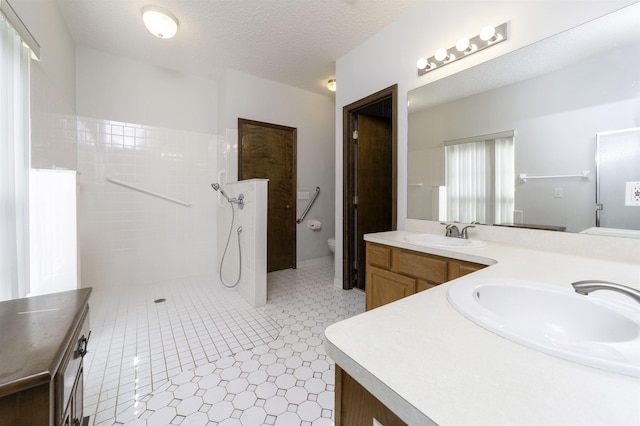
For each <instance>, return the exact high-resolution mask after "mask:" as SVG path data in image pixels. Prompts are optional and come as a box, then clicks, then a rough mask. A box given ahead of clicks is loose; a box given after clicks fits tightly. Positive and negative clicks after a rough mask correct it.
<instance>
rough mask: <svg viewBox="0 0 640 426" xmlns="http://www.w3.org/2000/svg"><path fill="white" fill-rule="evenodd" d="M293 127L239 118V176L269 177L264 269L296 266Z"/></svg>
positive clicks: (273, 269)
mask: <svg viewBox="0 0 640 426" xmlns="http://www.w3.org/2000/svg"><path fill="white" fill-rule="evenodd" d="M296 133H297V131H296V129H295V128H293V127H286V126H279V125H276V124H269V123H262V122H258V121H252V120H245V119H242V118H239V119H238V142H239V145H240V146H239V149H238V180H245V179H269V185H268V188H269V189H268V209H267V271H268V272H271V271H278V270H281V269H288V268H295V267H296V221H295V214H296V210H295V208H294V207H295V201H296V198H295V194H296Z"/></svg>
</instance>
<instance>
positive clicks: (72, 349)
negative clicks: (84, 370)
mask: <svg viewBox="0 0 640 426" xmlns="http://www.w3.org/2000/svg"><path fill="white" fill-rule="evenodd" d="M88 338H89V308H88V307H87V309H86V310H85V311H84V314H83V319H82V320H81V322H80V326H79V327H78V328H77V329H76V332H75V333H74V336H73V338H72V339H71V343H70V346H69V348H67V352H66V353H65V356H64V358H63V360H62V367H61V368H60V370H58V374H57V380H56V387H57V391H56V394H57V398H58V400H57V401H56V406H57V407H56V413H58V415H57V416H56V417H57V418H58V419H60V417H61V416H62V414H63V413H64V412H65V410H66V407H67V404H68V403H69V399H70V398H71V396H72V394H73V386H74V384H75V383H76V378H77V376H78V374H80V369H81V367H82V358H83V357H84V353H82V351H83V350H86V349H87V339H88Z"/></svg>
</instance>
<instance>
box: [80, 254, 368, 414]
mask: <svg viewBox="0 0 640 426" xmlns="http://www.w3.org/2000/svg"><path fill="white" fill-rule="evenodd" d="M214 282H216V284H214ZM160 298H164V299H166V301H165V302H161V303H154V301H155V300H157V299H160ZM90 305H91V328H92V334H91V341H90V347H89V349H90V352H89V354H88V355H87V357H86V358H85V415H89V416H91V422H90V424H93V425H101V426H102V425H121V424H125V425H148V426H155V425H169V424H181V425H243V426H247V425H263V424H275V425H287V426H293V425H332V424H333V420H332V419H333V407H334V401H333V395H334V393H333V390H334V389H333V386H334V364H333V361H331V359H329V358H328V357H327V355H326V354H325V352H324V346H323V343H324V329H325V328H326V327H327V326H328V325H330V324H332V323H334V322H336V321H339V320H341V319H344V318H348V317H350V316H353V315H355V314H358V313H360V312H363V311H364V293H362V292H360V291H357V290H352V291H343V290H340V289H336V288H334V287H333V262H332V260H331V259H323V260H321V261H318V262H314V263H310V264H307V265H305V266H302V267H300V268H298V269H296V270H293V269H290V270H284V271H278V272H273V273H270V274H268V301H267V306H266V307H263V308H252V307H251V306H249V305H248V304H247V303H246V302H245V301H244V300H243V299H242V298H241V297H240V296H239V295H238V294H237V293H235V292H234V291H229V290H226V289H224V288H223V287H222V286H221V285H220V284H217V280H214V279H213V278H200V279H189V280H183V281H180V282H174V283H159V284H157V285H153V286H147V287H145V288H144V289H141V290H138V291H131V290H126V291H120V292H118V293H116V292H111V293H108V292H105V291H102V292H100V291H94V294H93V295H92V297H91V300H90Z"/></svg>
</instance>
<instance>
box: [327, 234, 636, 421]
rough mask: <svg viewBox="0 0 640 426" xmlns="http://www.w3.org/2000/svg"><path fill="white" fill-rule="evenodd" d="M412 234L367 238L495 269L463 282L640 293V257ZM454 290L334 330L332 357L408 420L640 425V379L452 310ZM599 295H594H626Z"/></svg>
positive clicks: (427, 294)
mask: <svg viewBox="0 0 640 426" xmlns="http://www.w3.org/2000/svg"><path fill="white" fill-rule="evenodd" d="M408 234H409V232H406V231H393V232H384V233H378V234H369V235H367V236H365V240H367V241H371V242H376V243H381V244H387V245H391V246H395V247H401V248H406V249H411V250H416V251H421V252H424V253H431V254H435V255H440V256H445V257H450V258H455V259H460V260H467V261H471V262H476V263H482V264H486V265H491V266H489V267H487V268H484V269H482V270H480V271H478V272H475V273H473V274H472V275H471V276H469V275H467V276H465V277H462V278H459V279H458V280H465V279H473V278H516V279H526V280H532V281H544V282H548V283H555V284H558V285H563V286H569V285H570V283H572V282H574V281H579V280H586V279H602V280H607V281H614V282H619V283H621V284H625V285H628V286H631V287H634V288H637V289H640V263H639V262H637V261H636V262H616V261H611V260H598V259H595V258H589V257H580V256H573V255H568V254H561V253H555V252H549V251H542V250H535V249H528V248H521V247H517V246H512V245H508V244H504V243H495V242H491V241H488V242H487V245H486V246H484V247H479V248H472V249H431V248H428V247H422V246H418V245H415V244H412V243H408V242H406V241H405V240H404V237H405V236H406V235H408ZM472 277H473V278H472ZM448 288H449V284H448V283H445V284H442V285H439V286H437V287H434V288H432V289H430V290H427V291H423V292H420V293H418V294H416V295H413V296H410V297H407V298H405V299H402V300H399V301H397V302H394V303H391V304H388V305H385V306H382V307H379V308H377V309H374V310H371V311H369V312H366V313H364V314H361V315H358V316H356V317H353V318H350V319H347V320H345V321H341V322H339V323H337V324H334V325H332V326H330V327H328V328H327V330H326V332H325V335H326V343H325V346H326V350H327V353H328V354H329V356H331V358H332V359H333V360H334V361H335V362H336V364H338V365H340V367H342V368H343V369H344V370H345V371H346V372H347V373H349V374H350V375H351V376H352V377H353V378H355V379H356V380H357V381H358V382H360V383H361V384H362V385H363V386H364V387H365V388H367V389H368V390H369V391H370V392H371V393H372V394H373V395H374V396H376V397H377V398H378V399H379V400H380V401H382V402H383V403H384V404H385V405H386V406H387V407H389V408H390V409H391V410H392V411H394V412H395V413H396V414H397V415H398V416H399V417H400V418H402V419H403V420H404V421H405V422H407V423H408V424H410V425H429V424H439V425H494V426H495V425H591V424H594V425H595V424H603V425H605V424H606V425H635V426H637V425H640V379H639V378H634V377H630V376H625V375H621V374H616V373H609V372H606V371H604V370H600V369H597V368H593V367H587V366H583V365H580V364H577V363H574V362H570V361H566V360H563V359H560V358H556V357H554V356H551V355H547V354H544V353H542V352H538V351H535V350H533V349H529V348H527V347H525V346H522V345H520V344H518V343H515V342H512V341H510V340H507V339H504V338H502V337H500V336H498V335H496V334H494V333H491V332H490V331H487V330H485V329H483V328H481V327H480V326H478V325H476V324H475V323H473V322H471V321H470V320H468V319H466V318H465V317H463V316H462V315H461V314H460V313H458V312H457V311H456V310H455V309H454V308H453V307H451V305H450V304H449V302H448V301H447V298H446V293H447V289H448ZM598 293H600V294H598ZM598 293H594V295H593V296H594V297H603V298H626V296H624V295H619V294H616V293H613V292H598ZM596 295H597V296H596ZM590 297H591V296H590ZM618 300H622V299H618Z"/></svg>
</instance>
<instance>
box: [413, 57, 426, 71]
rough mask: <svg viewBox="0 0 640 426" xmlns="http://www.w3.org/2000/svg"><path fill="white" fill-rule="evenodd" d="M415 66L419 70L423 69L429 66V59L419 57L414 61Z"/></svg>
mask: <svg viewBox="0 0 640 426" xmlns="http://www.w3.org/2000/svg"><path fill="white" fill-rule="evenodd" d="M416 66H417V67H418V69H419V70H423V69H425V68H427V67H428V66H429V61H428V60H427V58H420V59H418V62H416Z"/></svg>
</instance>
